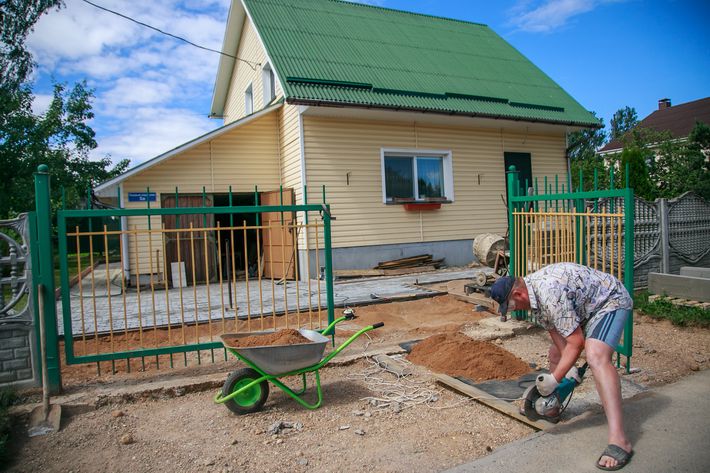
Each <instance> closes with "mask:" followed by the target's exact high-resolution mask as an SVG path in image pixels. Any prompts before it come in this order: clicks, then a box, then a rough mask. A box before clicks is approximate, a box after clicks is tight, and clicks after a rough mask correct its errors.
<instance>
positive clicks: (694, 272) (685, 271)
mask: <svg viewBox="0 0 710 473" xmlns="http://www.w3.org/2000/svg"><path fill="white" fill-rule="evenodd" d="M680 275H681V276H693V277H695V278H706V279H708V278H710V268H696V267H693V266H681V268H680Z"/></svg>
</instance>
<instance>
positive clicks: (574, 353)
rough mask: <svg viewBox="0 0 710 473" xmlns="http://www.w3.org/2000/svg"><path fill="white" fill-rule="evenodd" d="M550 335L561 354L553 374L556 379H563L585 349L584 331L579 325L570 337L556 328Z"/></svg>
mask: <svg viewBox="0 0 710 473" xmlns="http://www.w3.org/2000/svg"><path fill="white" fill-rule="evenodd" d="M550 337H552V343H554V344H555V346H556V347H557V349H558V350H559V351H560V354H561V356H560V361H559V363H557V366H556V367H555V370H554V371H553V372H552V375H553V376H554V377H555V379H557V380H559V381H562V379H563V378H564V377H565V375H566V374H567V372H568V371H569V369H570V368H572V366H574V364H575V363H576V361H577V358H579V355H580V354H581V353H582V350H584V334H583V333H582V328H581V327H577V328H576V329H575V330H574V332H572V333H571V334H569V336H568V337H563V336H562V335H560V334H559V333H558V332H557V331H556V330H551V331H550Z"/></svg>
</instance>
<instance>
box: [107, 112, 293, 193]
mask: <svg viewBox="0 0 710 473" xmlns="http://www.w3.org/2000/svg"><path fill="white" fill-rule="evenodd" d="M281 106H283V100H279V101H277V102H275V103H273V104H272V105H270V106H268V107H266V108H263V109H261V110H259V111H258V112H255V113H252V114H251V115H247V116H246V117H242V118H241V119H239V120H236V121H234V122H231V123H229V124H227V125H224V126H221V127H219V128H217V129H214V130H212V131H210V132H207V133H205V134H204V135H202V136H198V137H197V138H195V139H193V140H190V141H188V142H187V143H183V144H181V145H180V146H178V147H177V148H173V149H171V150H170V151H167V152H165V153H163V154H161V155H159V156H156V157H154V158H152V159H150V160H148V161H145V162H144V163H141V164H139V165H138V166H135V167H132V168H131V169H129V170H127V171H126V172H124V173H123V174H120V175H118V176H116V177H114V178H113V179H109V180H108V181H104V182H102V183H101V184H99V185H98V186H96V187H94V192H95V193H96V194H97V195H99V196H103V197H109V196H111V195H116V194H115V188H116V186H117V185H119V184H120V183H121V182H123V181H125V180H126V179H128V178H129V177H131V176H133V175H135V174H138V173H141V172H143V171H145V170H146V169H149V168H151V167H153V166H155V165H156V164H160V163H161V162H163V161H165V160H166V159H170V158H172V157H173V156H175V155H176V154H180V153H183V152H185V151H187V150H189V149H191V148H194V147H195V146H199V145H201V144H202V143H204V142H206V141H210V140H213V139H215V138H217V137H218V136H220V135H223V134H224V133H227V132H228V131H232V130H234V129H235V128H238V127H240V126H242V125H246V124H247V123H249V122H251V121H254V120H256V119H257V118H259V117H262V116H264V115H266V114H268V113H270V112H272V111H274V110H276V109H277V108H279V107H281ZM112 191H114V192H112Z"/></svg>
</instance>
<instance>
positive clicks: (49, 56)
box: [28, 0, 231, 165]
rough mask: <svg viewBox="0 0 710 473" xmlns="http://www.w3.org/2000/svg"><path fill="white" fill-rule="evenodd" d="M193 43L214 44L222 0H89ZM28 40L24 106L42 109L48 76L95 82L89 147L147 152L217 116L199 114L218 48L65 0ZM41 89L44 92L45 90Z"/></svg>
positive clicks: (193, 133) (225, 2)
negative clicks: (31, 62)
mask: <svg viewBox="0 0 710 473" xmlns="http://www.w3.org/2000/svg"><path fill="white" fill-rule="evenodd" d="M96 3H97V4H99V5H101V6H104V7H106V8H109V9H111V10H114V11H117V12H120V13H121V14H124V15H126V16H129V17H131V18H134V19H135V20H138V21H141V22H144V23H147V24H149V25H151V26H153V27H155V28H158V29H161V30H163V31H165V32H168V33H170V34H173V35H176V36H180V37H183V38H185V39H187V40H189V41H191V42H193V43H196V44H199V45H200V46H204V47H207V48H211V49H216V50H219V49H220V48H221V45H222V39H223V36H224V27H225V22H226V18H227V11H228V9H229V5H230V3H231V1H230V0H151V1H148V2H134V1H126V0H96ZM28 46H29V48H30V50H31V51H32V53H33V55H34V58H35V60H36V61H37V63H38V65H39V67H38V68H37V71H35V74H34V77H35V79H36V80H37V82H38V83H40V82H41V84H42V87H44V89H45V90H42V88H37V89H36V90H35V94H36V95H37V99H36V101H35V104H34V106H35V107H36V109H37V110H42V108H43V107H44V109H45V110H46V107H47V105H48V100H51V93H50V94H49V95H47V93H48V92H49V91H48V90H46V89H47V88H48V87H49V85H48V84H49V80H48V78H49V77H50V76H51V77H52V78H53V79H54V80H57V81H60V82H67V83H69V84H70V86H71V84H72V83H75V82H78V81H80V80H84V79H86V80H87V82H88V84H89V86H90V87H92V88H94V89H95V97H96V98H95V100H94V107H93V108H94V112H95V115H96V118H95V119H94V120H92V122H91V126H92V127H93V128H94V129H95V131H96V133H97V142H98V144H99V147H98V148H97V149H96V150H95V151H94V152H93V153H92V157H95V158H96V157H103V156H105V155H111V156H112V158H113V159H114V160H117V159H122V158H130V159H131V161H132V164H133V165H135V164H138V163H140V162H141V161H144V160H146V159H150V158H152V157H155V156H157V155H159V154H161V153H163V152H165V151H166V150H169V149H172V148H174V147H176V146H179V145H180V144H182V143H184V142H185V141H189V140H191V139H194V138H195V137H197V136H199V135H201V134H204V133H205V132H207V131H209V130H211V129H214V128H216V127H218V126H220V125H221V123H220V122H218V121H215V120H210V119H208V118H206V116H207V113H208V111H209V100H210V95H211V92H212V87H213V83H214V75H215V72H216V70H217V63H218V61H219V55H218V54H216V53H213V52H209V51H205V50H202V49H199V48H195V47H194V46H191V45H189V44H187V43H185V42H183V41H180V40H178V39H175V38H172V37H169V36H166V35H163V34H161V33H159V32H157V31H154V30H152V29H149V28H146V27H143V26H140V25H138V24H136V23H134V22H131V21H129V20H127V19H125V18H121V17H120V16H117V15H114V14H111V13H108V12H105V11H101V10H99V9H96V8H95V7H93V6H91V5H88V4H86V3H84V2H83V1H81V0H67V1H66V8H63V9H61V10H59V11H55V10H52V11H50V12H49V14H47V15H45V16H43V17H42V18H41V19H40V21H39V22H38V23H37V25H36V28H35V31H34V33H32V34H31V35H30V37H29V38H28ZM47 97H48V98H47Z"/></svg>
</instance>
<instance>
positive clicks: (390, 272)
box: [379, 265, 436, 276]
mask: <svg viewBox="0 0 710 473" xmlns="http://www.w3.org/2000/svg"><path fill="white" fill-rule="evenodd" d="M379 271H382V272H383V273H384V275H385V276H401V275H403V274H412V273H427V272H430V271H436V268H435V267H434V266H428V265H427V266H414V267H412V268H397V269H381V270H379Z"/></svg>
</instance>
